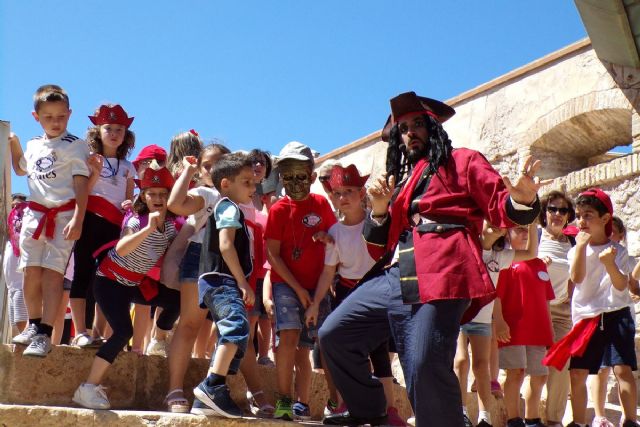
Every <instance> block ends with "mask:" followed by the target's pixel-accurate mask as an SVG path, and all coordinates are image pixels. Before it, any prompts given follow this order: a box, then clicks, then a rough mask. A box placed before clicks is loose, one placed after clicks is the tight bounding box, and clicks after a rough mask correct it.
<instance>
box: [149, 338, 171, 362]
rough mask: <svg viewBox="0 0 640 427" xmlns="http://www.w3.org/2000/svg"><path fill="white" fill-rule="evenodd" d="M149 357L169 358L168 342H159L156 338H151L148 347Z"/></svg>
mask: <svg viewBox="0 0 640 427" xmlns="http://www.w3.org/2000/svg"><path fill="white" fill-rule="evenodd" d="M147 356H162V357H167V341H166V340H162V341H158V340H157V339H155V338H151V341H149V345H148V346H147Z"/></svg>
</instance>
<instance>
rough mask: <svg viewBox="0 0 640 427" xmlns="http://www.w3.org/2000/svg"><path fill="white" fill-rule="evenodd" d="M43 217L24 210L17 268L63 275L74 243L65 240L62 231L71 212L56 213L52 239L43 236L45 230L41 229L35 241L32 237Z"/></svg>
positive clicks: (70, 216) (71, 215)
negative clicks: (42, 269) (28, 268)
mask: <svg viewBox="0 0 640 427" xmlns="http://www.w3.org/2000/svg"><path fill="white" fill-rule="evenodd" d="M43 215H44V214H43V213H40V212H34V211H32V210H31V209H28V208H27V209H25V210H24V216H23V217H22V230H21V231H20V251H21V252H20V264H19V265H18V268H19V269H20V270H22V269H24V268H25V267H43V268H48V269H49V270H53V271H57V272H58V273H60V274H64V273H65V270H66V269H67V264H68V263H69V257H70V256H71V251H72V250H73V245H74V244H75V242H74V241H73V240H65V239H64V235H63V230H64V228H65V227H66V226H67V224H68V223H69V221H71V218H72V217H73V210H70V211H64V212H58V215H56V219H55V223H56V229H55V233H54V235H53V239H48V238H47V237H46V235H45V229H43V230H42V233H41V234H40V238H39V239H38V240H35V239H34V238H33V237H32V236H33V233H34V232H35V231H36V228H37V227H38V223H39V222H40V218H42V216H43Z"/></svg>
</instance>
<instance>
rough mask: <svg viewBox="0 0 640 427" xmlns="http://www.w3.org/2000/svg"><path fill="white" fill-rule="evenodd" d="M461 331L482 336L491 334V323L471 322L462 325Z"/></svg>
mask: <svg viewBox="0 0 640 427" xmlns="http://www.w3.org/2000/svg"><path fill="white" fill-rule="evenodd" d="M460 332H462V333H464V334H466V335H475V336H481V337H490V336H491V323H479V322H469V323H465V324H464V325H462V326H460Z"/></svg>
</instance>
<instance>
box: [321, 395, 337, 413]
mask: <svg viewBox="0 0 640 427" xmlns="http://www.w3.org/2000/svg"><path fill="white" fill-rule="evenodd" d="M336 413H338V404H337V403H336V402H334V401H333V400H331V399H327V406H325V407H324V412H323V414H324V416H325V417H328V416H329V415H331V414H336Z"/></svg>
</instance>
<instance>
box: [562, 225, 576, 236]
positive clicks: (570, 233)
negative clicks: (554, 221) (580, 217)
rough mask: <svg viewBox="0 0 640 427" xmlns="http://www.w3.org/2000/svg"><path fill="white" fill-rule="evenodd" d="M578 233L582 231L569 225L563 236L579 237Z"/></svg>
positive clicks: (563, 230)
mask: <svg viewBox="0 0 640 427" xmlns="http://www.w3.org/2000/svg"><path fill="white" fill-rule="evenodd" d="M578 232H580V229H579V228H578V227H576V226H575V225H567V226H566V227H565V228H563V229H562V234H564V235H565V236H571V237H576V236H577V235H578Z"/></svg>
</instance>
